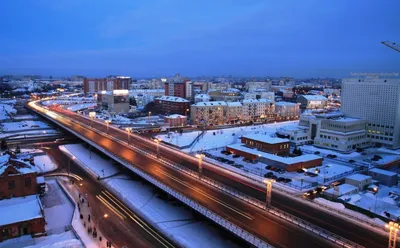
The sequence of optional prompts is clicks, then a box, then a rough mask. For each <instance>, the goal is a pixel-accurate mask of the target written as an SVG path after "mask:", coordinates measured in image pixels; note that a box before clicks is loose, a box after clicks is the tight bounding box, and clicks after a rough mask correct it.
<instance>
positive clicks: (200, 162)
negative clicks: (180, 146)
mask: <svg viewBox="0 0 400 248" xmlns="http://www.w3.org/2000/svg"><path fill="white" fill-rule="evenodd" d="M204 156H205V155H204V154H201V153H198V154H196V158H198V159H199V177H201V174H202V173H203V158H204Z"/></svg>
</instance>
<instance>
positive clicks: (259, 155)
mask: <svg viewBox="0 0 400 248" xmlns="http://www.w3.org/2000/svg"><path fill="white" fill-rule="evenodd" d="M260 158H261V154H258V160H260ZM260 177H262V163H260Z"/></svg>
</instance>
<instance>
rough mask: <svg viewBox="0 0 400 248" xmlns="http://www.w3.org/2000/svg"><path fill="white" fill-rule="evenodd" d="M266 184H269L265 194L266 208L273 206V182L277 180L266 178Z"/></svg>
mask: <svg viewBox="0 0 400 248" xmlns="http://www.w3.org/2000/svg"><path fill="white" fill-rule="evenodd" d="M264 182H265V184H266V185H267V191H266V195H265V209H267V208H270V207H271V195H272V183H274V182H275V180H273V179H267V180H264Z"/></svg>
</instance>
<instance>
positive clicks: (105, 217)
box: [96, 214, 108, 225]
mask: <svg viewBox="0 0 400 248" xmlns="http://www.w3.org/2000/svg"><path fill="white" fill-rule="evenodd" d="M107 218H108V214H104V215H103V216H100V217H99V218H97V219H96V223H97V225H99V220H101V219H107Z"/></svg>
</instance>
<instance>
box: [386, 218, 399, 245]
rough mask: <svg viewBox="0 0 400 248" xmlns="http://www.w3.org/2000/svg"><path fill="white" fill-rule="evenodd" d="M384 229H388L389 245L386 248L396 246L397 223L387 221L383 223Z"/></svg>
mask: <svg viewBox="0 0 400 248" xmlns="http://www.w3.org/2000/svg"><path fill="white" fill-rule="evenodd" d="M385 227H386V229H388V230H389V245H388V248H396V241H397V232H398V231H399V224H397V223H394V222H389V224H387V225H385Z"/></svg>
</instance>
